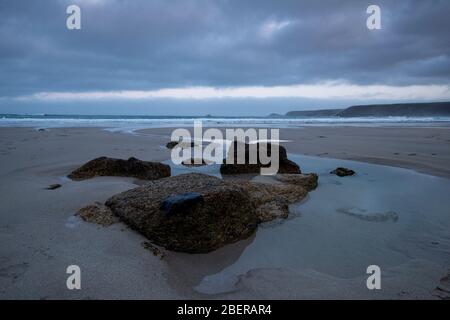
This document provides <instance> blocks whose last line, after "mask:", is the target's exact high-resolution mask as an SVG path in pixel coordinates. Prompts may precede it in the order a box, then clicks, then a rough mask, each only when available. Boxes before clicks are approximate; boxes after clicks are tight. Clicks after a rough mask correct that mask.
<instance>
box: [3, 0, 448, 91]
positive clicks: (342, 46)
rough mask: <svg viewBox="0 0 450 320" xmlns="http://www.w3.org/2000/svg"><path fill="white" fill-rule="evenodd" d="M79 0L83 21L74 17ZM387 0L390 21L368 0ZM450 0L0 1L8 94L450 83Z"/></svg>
mask: <svg viewBox="0 0 450 320" xmlns="http://www.w3.org/2000/svg"><path fill="white" fill-rule="evenodd" d="M69 4H78V5H79V6H80V7H81V11H82V30H79V31H69V30H67V29H66V25H65V24H66V17H67V15H66V13H65V9H66V7H67V5H69ZM369 4H378V5H380V7H381V9H382V26H383V29H382V30H378V31H370V30H368V29H367V28H366V18H367V14H366V8H367V6H368V5H369ZM449 14H450V2H449V1H447V0H443V1H438V0H435V1H393V0H392V1H378V0H374V1H370V2H368V1H361V0H355V1H301V0H297V1H275V0H273V1H256V0H254V1H237V0H236V1H226V0H223V1H212V0H198V1H191V0H178V1H176V0H175V1H173V0H172V1H167V0H160V1H157V0H156V1H155V0H145V1H144V0H129V1H127V0H103V1H101V0H96V1H94V0H91V1H89V0H84V1H81V0H79V1H76V0H72V1H48V0H37V1H25V0H1V1H0V96H2V97H11V96H22V95H29V94H33V93H36V92H42V91H72V92H77V91H92V90H95V91H101V90H151V89H158V88H168V87H186V86H217V87H225V86H261V85H264V86H275V85H277V86H278V85H291V84H302V83H315V82H320V81H328V80H338V79H341V80H345V81H348V82H351V83H355V84H388V85H411V84H448V80H449V76H450V58H449V52H450V42H449V41H448V30H450V19H449V17H448V15H449Z"/></svg>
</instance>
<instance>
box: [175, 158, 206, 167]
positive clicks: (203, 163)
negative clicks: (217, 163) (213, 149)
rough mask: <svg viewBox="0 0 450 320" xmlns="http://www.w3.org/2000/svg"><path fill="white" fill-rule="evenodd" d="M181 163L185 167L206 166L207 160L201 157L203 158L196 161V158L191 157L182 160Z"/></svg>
mask: <svg viewBox="0 0 450 320" xmlns="http://www.w3.org/2000/svg"><path fill="white" fill-rule="evenodd" d="M196 162H198V163H196ZM181 164H182V165H183V166H186V167H201V166H206V165H207V164H209V163H208V162H207V161H205V159H203V158H202V159H200V160H199V161H196V159H194V158H191V159H187V160H184V161H183V162H182V163H181Z"/></svg>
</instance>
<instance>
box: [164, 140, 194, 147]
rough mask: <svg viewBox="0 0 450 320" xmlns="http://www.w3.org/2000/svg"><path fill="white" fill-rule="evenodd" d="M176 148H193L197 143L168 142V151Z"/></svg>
mask: <svg viewBox="0 0 450 320" xmlns="http://www.w3.org/2000/svg"><path fill="white" fill-rule="evenodd" d="M176 146H179V147H181V148H193V147H195V143H194V142H193V141H191V142H183V141H170V142H167V144H166V148H167V149H173V148H175V147H176Z"/></svg>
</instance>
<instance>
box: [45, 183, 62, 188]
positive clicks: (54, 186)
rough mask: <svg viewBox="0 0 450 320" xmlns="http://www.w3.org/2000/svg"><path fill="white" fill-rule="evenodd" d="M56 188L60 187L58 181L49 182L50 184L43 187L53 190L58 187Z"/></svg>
mask: <svg viewBox="0 0 450 320" xmlns="http://www.w3.org/2000/svg"><path fill="white" fill-rule="evenodd" d="M58 188H61V185H60V184H59V183H55V184H51V185H49V186H48V187H47V188H45V189H47V190H55V189H58Z"/></svg>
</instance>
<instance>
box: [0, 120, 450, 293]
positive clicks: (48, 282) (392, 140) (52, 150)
mask: <svg viewBox="0 0 450 320" xmlns="http://www.w3.org/2000/svg"><path fill="white" fill-rule="evenodd" d="M171 132H172V129H171V128H158V129H146V130H143V131H139V132H136V133H135V134H126V133H121V132H110V131H107V130H104V129H101V128H52V129H46V130H36V129H35V128H0V141H1V145H0V146H1V147H0V176H1V177H2V185H1V187H0V198H1V203H2V209H1V225H0V228H1V230H2V232H1V234H0V236H1V242H0V243H1V256H0V270H1V274H2V277H0V287H1V288H2V289H1V290H0V297H1V298H3V299H116V298H117V299H133V298H134V299H143V298H147V299H186V298H191V299H204V298H226V299H228V298H229V299H233V298H242V299H257V298H261V299H269V298H288V299H290V298H325V299H328V298H361V299H371V298H396V292H397V291H399V290H401V284H402V282H401V281H411V282H410V286H411V287H412V289H411V290H412V291H411V292H410V293H408V294H404V295H403V296H402V298H426V299H433V298H435V297H434V296H433V295H432V294H431V291H430V290H432V289H433V288H434V287H435V286H437V285H438V283H439V279H440V278H442V276H443V275H444V272H445V268H443V266H442V265H439V264H436V263H432V262H430V261H422V260H411V261H409V262H408V263H406V264H405V265H404V266H403V267H402V266H395V267H393V268H392V269H391V268H390V269H389V270H388V271H387V272H388V274H392V275H396V274H398V273H399V269H398V268H400V270H402V271H401V273H402V276H404V277H405V278H404V279H403V280H401V279H397V280H398V281H397V280H396V281H394V282H393V283H392V286H391V289H389V290H390V291H386V293H385V294H384V295H376V294H373V293H371V292H368V291H367V289H366V288H365V287H361V285H362V283H364V281H365V280H364V276H363V275H362V276H359V277H352V278H351V279H340V278H339V277H336V276H331V275H328V274H325V273H321V272H317V271H314V270H288V269H283V270H280V271H279V272H278V271H274V270H273V269H270V270H253V271H250V272H249V273H248V275H247V278H248V277H250V278H249V279H250V280H249V281H250V282H244V284H245V288H246V289H245V290H240V291H237V292H231V293H227V294H219V295H207V294H202V293H199V292H196V291H195V290H194V289H193V288H194V287H195V286H196V285H198V284H199V281H200V280H201V279H202V278H203V277H204V276H206V275H210V274H215V273H218V272H220V271H221V270H223V269H224V268H226V267H227V266H229V265H231V264H233V263H234V262H235V261H236V260H237V259H238V258H239V257H240V256H242V254H243V253H244V252H245V251H246V250H247V248H248V246H249V245H250V244H251V243H252V242H253V241H254V239H253V237H251V238H249V239H247V240H244V241H240V242H238V243H234V244H232V245H229V246H226V247H224V248H222V249H220V250H217V251H214V252H212V253H210V254H207V255H190V254H180V253H173V252H167V255H166V257H165V258H164V259H162V260H161V259H160V258H159V257H156V256H154V255H153V254H151V253H150V252H149V251H148V250H147V249H145V248H144V247H143V246H142V245H141V243H142V242H144V241H145V240H146V239H145V238H144V237H143V236H141V235H139V234H137V233H136V232H134V231H132V230H130V229H129V228H128V227H127V226H126V225H125V224H123V223H117V224H114V225H112V226H111V227H108V228H104V227H99V226H96V225H93V224H90V223H86V222H83V221H81V220H80V219H77V218H75V217H74V213H75V212H76V211H77V210H78V209H80V208H81V207H83V206H86V205H88V204H91V203H94V202H97V201H98V202H104V201H105V200H106V199H108V198H109V197H111V196H112V195H114V194H117V193H119V192H122V191H125V190H128V189H131V188H134V187H136V186H137V185H138V184H137V183H136V181H134V179H131V178H120V177H100V178H94V179H89V180H86V181H79V182H75V181H71V180H69V179H68V178H67V177H66V176H67V174H69V173H70V172H71V171H72V170H74V169H75V168H77V167H79V166H80V165H82V164H83V163H85V162H86V161H89V160H91V159H93V158H96V157H99V156H109V157H114V158H122V159H127V158H129V157H131V156H134V157H136V158H139V159H141V160H147V161H167V160H168V159H170V150H169V149H167V148H166V147H165V144H166V143H167V142H168V141H169V140H170V133H171ZM324 137H325V138H324ZM368 137H371V138H370V139H368ZM280 138H281V139H287V140H292V141H293V142H289V143H286V144H284V145H285V146H286V148H287V150H288V152H289V153H292V154H308V155H310V156H319V157H324V158H336V159H339V158H342V159H352V160H358V159H357V157H358V156H361V155H364V154H367V157H373V158H376V157H377V156H378V157H379V158H381V159H383V160H382V161H384V162H385V163H383V164H389V163H393V162H392V161H394V160H395V159H396V158H395V157H394V152H398V153H399V159H400V160H401V161H403V163H400V162H399V163H398V164H399V167H406V166H411V168H412V169H414V170H417V171H419V172H424V173H426V174H434V175H435V176H440V177H444V178H445V177H447V178H448V177H449V175H448V171H447V170H446V166H447V167H448V163H450V161H449V159H450V155H449V153H450V152H449V148H448V144H449V141H450V129H447V128H422V129H420V130H419V129H408V128H406V129H405V128H393V129H389V130H387V129H386V128H382V129H381V128H354V127H351V128H350V127H345V128H335V127H333V128H323V127H314V128H301V129H282V130H281V134H280ZM349 140H350V141H349ZM337 141H340V142H341V144H337ZM363 141H367V142H366V143H363ZM396 145H397V147H396V149H395V150H396V151H394V152H392V151H393V150H392V148H394V147H395V146H396ZM375 146H377V148H375ZM324 152H327V154H326V155H324V154H323V153H324ZM411 153H416V155H417V156H408V154H411ZM431 154H435V156H433V157H431V156H430V155H431ZM373 158H368V159H366V160H367V162H375V160H373ZM318 159H320V158H318ZM377 159H378V158H377ZM412 159H414V160H412ZM338 162H339V161H337V162H336V163H338ZM299 165H300V167H302V163H299ZM362 177H363V176H362ZM436 179H440V180H439V181H443V180H441V178H436ZM319 182H320V177H319ZM54 183H59V184H61V185H62V187H61V188H58V189H56V190H46V187H47V186H49V185H51V184H54ZM319 188H320V186H319ZM298 219H299V221H300V220H301V219H303V218H302V217H300V218H298ZM258 232H259V231H258ZM331 258H332V257H330V259H331ZM72 264H76V265H80V267H81V269H82V272H83V280H82V283H83V289H82V290H79V291H70V290H67V288H66V287H65V283H66V277H67V274H66V273H65V268H66V267H67V266H68V265H72ZM194 267H195V268H194ZM194 269H195V270H194ZM187 270H192V271H189V272H187ZM422 271H423V274H422V273H421V272H422ZM186 272H187V273H186ZM278 276H280V277H281V278H280V279H282V280H283V281H281V280H280V279H277V277H278ZM258 277H260V278H263V279H265V280H264V281H267V283H271V282H272V283H277V284H278V286H281V287H283V286H287V287H286V290H285V291H282V290H281V287H280V288H279V290H277V291H276V292H275V291H272V290H269V291H267V290H266V289H265V287H264V286H265V285H264V283H258V282H254V281H255V279H257V278H258ZM290 277H294V278H295V279H296V280H295V281H293V283H292V285H291V286H290V287H289V279H290ZM244 278H245V277H244ZM112 279H113V280H112ZM405 279H406V280H405ZM411 279H417V280H411ZM279 280H280V281H279ZM338 284H339V285H342V288H345V290H343V291H339V290H337V291H327V290H329V289H330V288H332V287H336V285H338ZM287 288H289V290H287ZM414 288H416V289H414ZM413 289H414V290H413ZM349 290H350V291H351V290H354V291H353V292H352V293H351V294H349ZM327 292H328V293H327Z"/></svg>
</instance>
